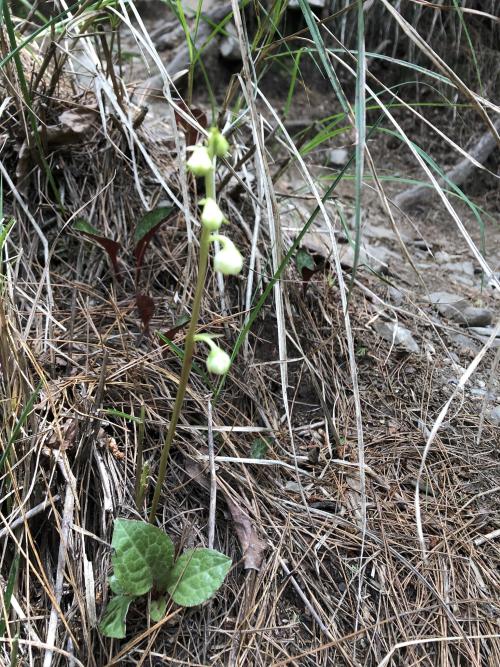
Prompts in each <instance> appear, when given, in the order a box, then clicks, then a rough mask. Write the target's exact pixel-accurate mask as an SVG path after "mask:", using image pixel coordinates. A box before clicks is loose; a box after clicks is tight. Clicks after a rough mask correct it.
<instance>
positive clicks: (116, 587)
mask: <svg viewBox="0 0 500 667" xmlns="http://www.w3.org/2000/svg"><path fill="white" fill-rule="evenodd" d="M108 584H109V587H110V588H111V590H112V591H113V593H114V594H115V595H125V591H124V590H123V588H122V587H121V586H120V582H119V581H118V579H117V578H116V577H115V575H114V574H112V575H111V576H110V578H109V579H108Z"/></svg>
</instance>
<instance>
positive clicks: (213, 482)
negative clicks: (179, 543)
mask: <svg viewBox="0 0 500 667" xmlns="http://www.w3.org/2000/svg"><path fill="white" fill-rule="evenodd" d="M207 419H208V460H209V461H210V508H209V512H208V548H209V549H213V548H214V538H215V508H216V505H217V473H216V470H215V454H214V434H213V431H212V401H211V399H210V397H209V399H208V414H207Z"/></svg>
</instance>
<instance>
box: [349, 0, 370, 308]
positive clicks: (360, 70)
mask: <svg viewBox="0 0 500 667" xmlns="http://www.w3.org/2000/svg"><path fill="white" fill-rule="evenodd" d="M365 82H366V61H365V23H364V10H363V0H358V62H357V67H356V99H355V112H354V116H355V123H356V170H355V172H356V179H355V195H354V196H355V205H354V206H355V208H354V228H355V230H356V236H355V241H354V259H353V265H352V272H351V280H350V283H349V294H348V296H347V299H348V301H349V299H350V298H351V293H352V288H353V286H354V281H355V280H356V273H357V269H358V264H359V252H360V246H361V211H362V208H361V207H362V195H363V168H364V160H365V140H366V89H365Z"/></svg>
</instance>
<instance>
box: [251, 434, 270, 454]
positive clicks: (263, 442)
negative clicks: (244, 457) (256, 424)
mask: <svg viewBox="0 0 500 667" xmlns="http://www.w3.org/2000/svg"><path fill="white" fill-rule="evenodd" d="M268 449H269V441H268V440H267V439H266V438H255V440H254V441H253V442H252V449H251V450H250V456H251V457H252V459H265V458H266V455H267V451H268Z"/></svg>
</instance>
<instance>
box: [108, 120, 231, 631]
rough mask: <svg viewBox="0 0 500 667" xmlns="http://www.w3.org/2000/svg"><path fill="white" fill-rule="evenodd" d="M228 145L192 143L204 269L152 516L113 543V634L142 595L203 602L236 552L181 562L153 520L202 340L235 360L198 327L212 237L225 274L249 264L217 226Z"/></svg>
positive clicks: (188, 554)
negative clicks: (200, 185)
mask: <svg viewBox="0 0 500 667" xmlns="http://www.w3.org/2000/svg"><path fill="white" fill-rule="evenodd" d="M228 150H229V144H228V142H227V140H226V139H225V138H224V137H223V136H222V135H221V133H220V132H219V131H218V130H217V129H215V128H213V129H211V130H210V132H209V134H208V138H207V140H206V142H205V143H204V144H198V145H196V146H194V147H192V149H191V157H190V158H189V160H188V161H187V168H188V170H189V171H190V172H191V173H192V174H193V175H195V176H197V177H204V179H205V198H204V199H202V200H201V201H200V202H199V204H200V205H201V206H202V207H203V209H202V212H201V216H200V220H201V235H200V250H199V259H198V275H197V281H196V287H195V293H194V298H193V305H192V311H191V320H190V324H189V328H188V331H187V334H186V343H185V347H184V354H183V363H182V370H181V376H180V380H179V385H178V389H177V395H176V398H175V403H174V407H173V410H172V416H171V418H170V424H169V428H168V431H167V435H166V437H165V443H164V445H163V449H162V453H161V457H160V464H159V471H158V478H157V481H156V487H155V491H154V496H153V502H152V506H151V510H150V514H149V522H150V523H144V522H142V521H131V520H126V519H117V520H116V521H115V524H114V531H113V538H112V544H111V546H112V548H113V550H114V553H113V556H112V564H113V574H112V576H111V577H110V579H109V585H110V588H111V590H112V592H113V593H114V597H113V598H112V599H111V600H110V602H109V604H108V607H107V609H106V612H105V614H104V616H103V619H102V621H101V624H100V629H101V632H102V633H103V634H104V635H106V636H108V637H114V638H123V637H125V633H126V626H125V619H126V616H127V613H128V609H129V606H130V604H131V603H132V602H133V600H134V599H136V598H137V597H140V596H141V595H145V594H148V593H151V603H150V607H149V615H150V617H151V619H152V620H153V621H155V622H156V621H159V620H161V618H162V617H163V616H164V614H165V611H166V608H167V603H168V595H170V596H171V599H172V600H173V601H174V602H175V603H177V604H179V605H181V606H184V607H191V606H195V605H198V604H201V603H202V602H205V600H208V599H209V598H210V597H211V596H212V595H213V594H214V593H215V592H216V591H217V590H218V589H219V588H220V586H221V585H222V583H223V581H224V578H225V576H226V574H227V572H228V571H229V568H230V567H231V559H230V558H228V557H227V556H225V555H224V554H221V553H219V552H218V551H214V550H213V549H189V550H188V551H185V552H184V553H183V554H182V555H181V556H180V557H179V558H178V559H177V560H176V561H175V562H174V546H173V543H172V540H171V539H170V537H169V536H168V535H166V534H165V533H164V532H163V531H162V530H160V529H159V528H157V527H155V526H153V525H152V524H153V523H154V521H155V518H156V510H157V508H158V503H159V499H160V495H161V489H162V486H163V483H164V481H165V476H166V471H167V464H168V457H169V453H170V448H171V445H172V442H173V439H174V436H175V431H176V427H177V422H178V420H179V416H180V413H181V409H182V405H183V402H184V396H185V393H186V387H187V383H188V380H189V374H190V372H191V366H192V364H193V353H194V346H195V344H196V343H197V342H200V343H205V344H206V345H208V347H209V348H210V350H209V353H208V355H207V359H206V365H207V369H208V371H209V372H210V373H214V374H215V375H225V374H226V373H227V372H228V371H229V368H230V366H231V358H230V356H229V355H228V354H227V352H225V351H224V350H222V349H221V347H219V345H217V343H216V342H215V341H214V338H215V336H213V335H210V334H207V333H202V334H197V333H196V329H197V328H198V320H199V315H200V308H201V300H202V296H203V291H204V289H205V279H206V273H207V267H208V258H209V254H210V247H211V245H212V243H214V242H216V241H218V243H219V244H220V247H219V248H218V249H217V251H216V252H215V255H214V269H215V270H216V271H220V272H221V273H223V274H225V275H237V274H238V273H239V272H240V271H241V269H242V268H243V257H242V255H241V253H240V251H239V250H238V249H237V248H236V246H235V245H234V243H233V242H232V241H231V240H230V239H229V238H227V237H226V236H224V235H222V234H218V233H215V232H218V230H219V229H220V227H221V225H222V223H223V222H227V221H226V220H225V218H224V214H223V213H222V211H221V210H220V208H219V205H218V204H217V198H216V191H215V170H216V163H217V158H218V157H223V156H225V155H227V153H228ZM143 486H144V483H143V484H142V487H143ZM142 487H141V482H140V480H139V482H136V497H141V498H142V497H143V494H141V493H140V491H141V489H142Z"/></svg>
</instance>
